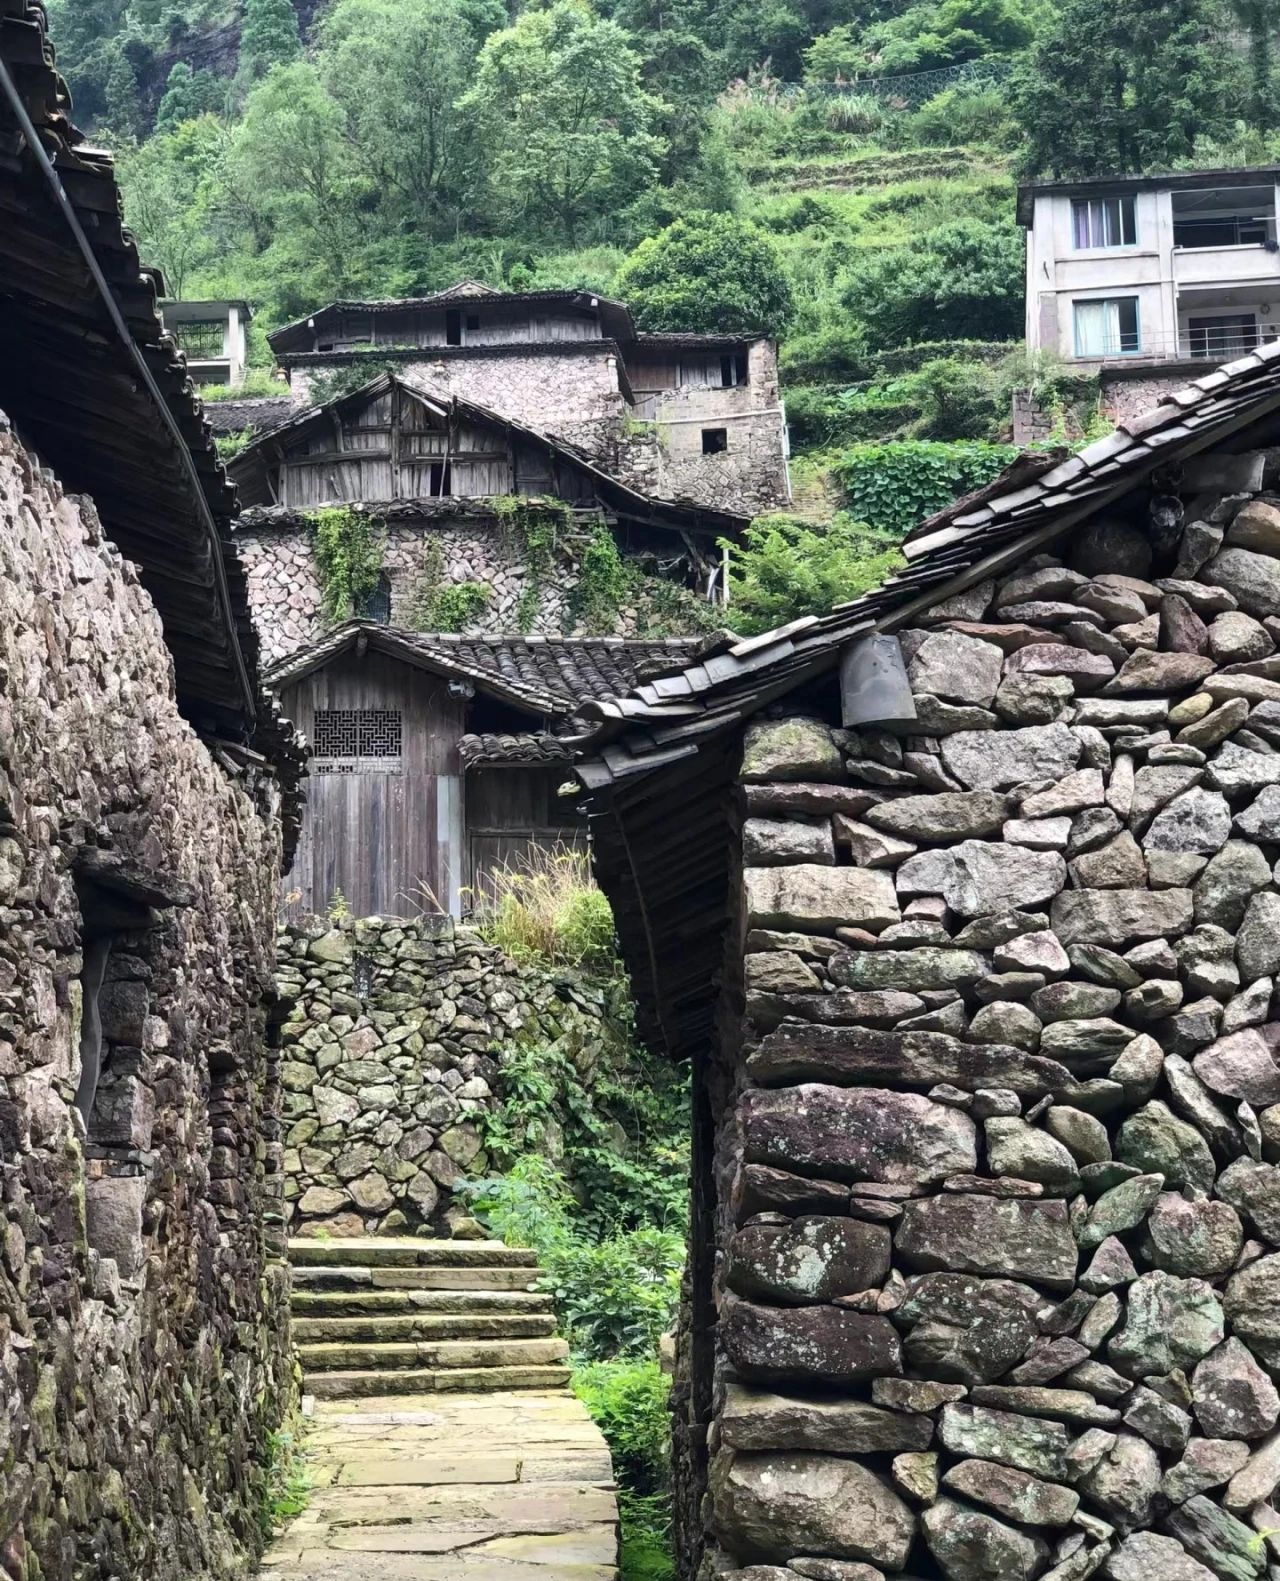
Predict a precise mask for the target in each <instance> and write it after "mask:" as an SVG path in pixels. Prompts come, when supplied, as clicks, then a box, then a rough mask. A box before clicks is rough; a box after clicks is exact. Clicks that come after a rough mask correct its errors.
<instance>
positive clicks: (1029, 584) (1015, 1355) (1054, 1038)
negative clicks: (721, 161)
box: [682, 457, 1280, 1581]
mask: <svg viewBox="0 0 1280 1581" xmlns="http://www.w3.org/2000/svg"><path fill="white" fill-rule="evenodd" d="M1264 459H1265V458H1262V457H1259V458H1257V464H1256V465H1254V463H1253V462H1252V461H1250V460H1245V461H1241V462H1239V463H1234V462H1233V463H1230V464H1229V465H1228V467H1227V469H1226V470H1227V472H1229V473H1230V472H1234V473H1235V474H1236V475H1237V477H1248V478H1249V479H1251V480H1252V486H1253V487H1254V488H1256V487H1257V481H1258V479H1259V478H1261V477H1262V476H1263V475H1264V474H1263V461H1264ZM1190 471H1191V469H1189V472H1188V479H1187V489H1188V498H1192V497H1194V498H1195V508H1194V510H1189V511H1187V512H1186V516H1185V520H1184V521H1182V522H1181V524H1180V517H1181V516H1182V507H1181V506H1180V504H1179V502H1178V501H1177V500H1171V499H1168V498H1161V497H1156V498H1155V499H1154V501H1153V502H1152V520H1151V525H1150V526H1149V527H1148V526H1147V525H1146V524H1145V523H1143V522H1134V523H1125V522H1120V521H1104V522H1101V523H1098V524H1096V525H1093V526H1090V527H1089V528H1087V529H1083V530H1078V531H1077V533H1076V534H1075V535H1074V538H1073V540H1072V541H1070V542H1068V543H1066V544H1064V545H1063V546H1062V558H1059V557H1058V556H1054V555H1049V554H1042V555H1039V556H1037V557H1035V558H1034V559H1029V560H1027V561H1026V562H1024V563H1023V564H1022V565H1021V566H1019V567H1018V568H1017V569H1016V570H1015V571H1013V572H1012V573H1009V574H1008V575H1006V576H1005V577H1004V578H1003V579H1002V580H1000V581H999V582H996V583H993V582H987V583H984V584H982V585H981V586H980V587H977V588H974V589H973V590H971V591H970V592H968V593H963V594H961V595H959V596H957V597H956V598H954V599H952V600H951V601H950V603H948V604H945V605H940V606H938V607H936V608H935V609H934V610H933V611H932V612H931V614H930V615H929V616H928V617H927V618H926V619H925V620H924V622H923V623H922V624H921V625H918V626H917V627H915V628H914V629H910V630H907V631H904V632H903V633H902V634H901V641H902V649H903V653H904V656H905V658H906V660H907V663H908V667H909V676H910V681H911V686H912V690H913V692H914V696H915V706H916V711H917V714H918V718H917V719H916V720H915V721H913V722H912V723H910V724H908V725H904V726H900V727H878V728H864V729H861V730H850V731H846V730H841V729H838V728H833V727H832V726H831V725H830V724H829V723H828V722H824V721H823V720H821V719H815V718H801V717H791V718H783V719H775V720H770V721H765V722H758V723H757V724H756V725H755V726H753V728H752V729H751V731H750V732H749V735H748V738H747V741H746V746H745V755H744V761H743V769H742V779H743V782H744V783H743V786H742V790H741V795H742V799H743V803H744V812H745V816H746V822H745V825H744V834H743V859H744V862H745V864H746V865H745V869H744V874H743V879H742V890H741V911H742V917H741V933H740V934H739V937H740V939H741V948H742V954H741V955H740V957H739V959H740V962H741V970H742V977H741V981H740V983H739V988H740V991H741V994H742V998H741V1000H740V1003H742V1004H743V1005H744V1006H745V1017H744V1019H743V1021H742V1022H741V1023H740V1024H739V1025H738V1026H737V1027H736V1028H734V1029H732V1030H731V1031H730V1033H729V1035H728V1037H727V1038H726V1041H725V1050H726V1053H725V1059H726V1063H727V1062H728V1061H729V1060H730V1059H731V1058H733V1059H734V1065H735V1069H736V1072H737V1077H736V1079H737V1090H736V1091H730V1092H729V1094H728V1096H727V1099H726V1102H725V1106H724V1107H723V1109H722V1111H721V1123H720V1135H719V1145H718V1157H717V1164H716V1172H717V1180H718V1183H719V1186H720V1204H721V1209H720V1211H721V1213H722V1216H723V1223H722V1228H721V1232H720V1252H721V1256H720V1267H719V1273H718V1276H717V1279H716V1283H715V1299H716V1301H717V1304H718V1311H719V1323H718V1361H717V1368H716V1384H715V1388H716V1396H715V1408H714V1412H713V1414H712V1420H711V1421H710V1424H709V1448H710V1451H711V1465H710V1476H709V1492H710V1497H709V1501H708V1506H707V1512H708V1517H709V1532H710V1540H711V1542H712V1544H713V1546H714V1549H715V1553H714V1568H715V1569H717V1570H723V1569H726V1568H730V1569H731V1568H733V1567H734V1566H742V1567H750V1568H749V1569H743V1570H742V1572H741V1573H742V1577H743V1581H794V1578H795V1577H797V1576H803V1577H806V1578H809V1581H875V1578H877V1577H880V1576H882V1575H883V1574H885V1573H899V1572H904V1571H905V1572H906V1573H907V1574H908V1575H910V1576H919V1577H924V1576H939V1575H941V1576H946V1577H948V1578H950V1581H996V1578H999V1581H1031V1578H1033V1577H1041V1578H1042V1581H1084V1578H1086V1577H1088V1576H1090V1575H1092V1574H1094V1573H1100V1574H1102V1575H1105V1576H1107V1577H1110V1578H1112V1581H1147V1578H1149V1577H1151V1576H1159V1577H1163V1578H1169V1581H1214V1578H1215V1577H1218V1578H1222V1581H1252V1578H1254V1577H1261V1576H1264V1575H1265V1576H1270V1577H1275V1576H1277V1575H1278V1574H1280V1540H1278V1539H1277V1537H1276V1533H1277V1531H1280V1512H1278V1511H1277V1508H1276V1507H1275V1502H1274V1500H1275V1490H1276V1487H1277V1483H1278V1482H1280V1426H1278V1424H1280V1393H1278V1392H1277V1387H1276V1384H1277V1380H1280V1167H1277V1166H1278V1164H1280V1067H1278V1066H1277V1061H1276V1055H1275V1051H1276V1049H1277V1047H1280V1013H1278V1009H1280V1007H1278V1006H1277V1000H1276V984H1277V974H1278V973H1280V882H1278V875H1277V868H1276V859H1277V857H1278V856H1280V750H1278V748H1280V498H1273V497H1251V495H1250V494H1249V492H1248V491H1247V488H1246V489H1244V490H1242V491H1240V492H1237V493H1235V494H1231V495H1226V496H1223V495H1222V494H1221V493H1218V494H1208V493H1200V494H1198V495H1197V494H1195V492H1194V490H1193V488H1192V484H1191V480H1190ZM1208 475H1209V472H1208V470H1206V469H1203V468H1199V469H1198V476H1199V477H1200V478H1201V480H1203V479H1204V478H1206V477H1207V476H1208ZM1064 560H1065V561H1066V562H1067V563H1063V562H1064ZM739 1049H741V1050H742V1058H741V1059H736V1056H737V1054H738V1050H739ZM690 1505H691V1501H690V1500H689V1499H688V1498H687V1497H686V1498H683V1499H682V1507H683V1508H686V1509H687V1508H689V1507H690ZM685 1549H686V1552H689V1551H690V1548H689V1545H688V1544H686V1545H685Z"/></svg>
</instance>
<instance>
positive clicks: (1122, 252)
mask: <svg viewBox="0 0 1280 1581" xmlns="http://www.w3.org/2000/svg"><path fill="white" fill-rule="evenodd" d="M1278 194H1280V165H1268V166H1266V167H1263V168H1255V169H1244V170H1211V171H1195V172H1185V173H1180V174H1177V175H1166V176H1150V177H1115V178H1110V179H1099V180H1090V181H1052V182H1036V183H1031V184H1028V185H1024V186H1022V187H1020V188H1019V191H1018V218H1019V220H1020V222H1021V223H1022V225H1023V226H1024V227H1025V228H1026V231H1027V346H1028V348H1029V349H1031V350H1037V349H1041V348H1044V349H1047V350H1050V351H1054V352H1057V353H1058V354H1059V355H1060V356H1062V357H1064V358H1066V359H1068V360H1069V361H1073V362H1082V363H1089V364H1093V365H1095V366H1096V367H1098V368H1099V369H1100V371H1102V372H1103V373H1104V383H1107V384H1110V383H1111V382H1112V381H1113V379H1114V378H1116V377H1120V378H1123V377H1124V376H1125V370H1131V371H1130V373H1129V375H1128V376H1129V377H1131V378H1134V379H1144V378H1149V377H1150V376H1151V375H1152V373H1154V374H1155V376H1156V377H1163V376H1164V375H1165V374H1166V373H1167V374H1169V375H1171V376H1172V375H1173V374H1174V373H1175V371H1176V370H1175V369H1174V368H1172V367H1168V366H1165V365H1168V364H1178V363H1197V364H1202V363H1204V362H1225V361H1228V360H1230V359H1231V358H1233V357H1238V356H1239V355H1240V354H1241V353H1242V352H1245V351H1249V350H1252V349H1253V347H1255V346H1257V345H1259V344H1261V343H1262V342H1264V341H1269V340H1275V339H1276V338H1277V337H1280V245H1278V243H1277V231H1276V214H1277V196H1278ZM1139 370H1146V373H1145V375H1144V374H1143V373H1142V372H1140V371H1139Z"/></svg>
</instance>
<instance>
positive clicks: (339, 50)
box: [317, 0, 506, 223]
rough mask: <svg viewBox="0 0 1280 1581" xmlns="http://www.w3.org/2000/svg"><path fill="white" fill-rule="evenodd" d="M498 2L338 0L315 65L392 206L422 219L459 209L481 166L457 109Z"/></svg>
mask: <svg viewBox="0 0 1280 1581" xmlns="http://www.w3.org/2000/svg"><path fill="white" fill-rule="evenodd" d="M505 17H506V13H505V10H504V9H503V7H502V6H501V5H500V4H498V3H496V0H481V3H479V4H467V3H465V0H338V4H337V5H335V7H334V8H333V10H332V11H331V12H330V13H329V15H328V16H327V17H326V18H325V21H324V23H323V26H322V28H321V31H320V51H319V54H318V57H317V66H318V69H319V71H320V74H321V77H322V79H323V81H324V83H325V85H326V86H327V88H328V90H329V93H330V95H331V96H332V98H333V100H334V101H335V103H336V104H337V105H338V106H339V107H340V109H341V111H342V114H343V118H344V126H345V132H346V136H347V139H348V141H349V142H350V144H351V147H352V149H353V150H354V152H355V155H356V157H357V159H358V160H359V162H360V164H361V165H362V167H363V168H364V170H365V172H366V174H367V175H368V176H369V177H370V178H371V179H372V181H373V183H374V185H375V187H376V189H377V191H378V192H379V193H380V194H381V195H382V198H383V202H384V206H386V207H387V208H389V209H390V210H392V211H393V212H394V213H398V214H401V215H403V216H404V217H405V218H407V219H408V220H410V221H413V222H416V223H430V222H431V221H433V220H437V219H439V218H440V217H441V216H442V215H445V214H450V213H453V212H454V211H456V209H457V206H458V204H459V203H460V201H461V200H462V198H463V197H464V196H465V195H466V191H467V187H468V185H469V182H468V177H469V176H470V175H471V174H472V172H473V171H474V168H475V164H476V151H475V146H474V139H473V138H472V137H471V136H470V135H469V132H468V125H467V120H466V118H465V117H464V116H463V114H462V113H461V112H460V111H459V110H458V108H457V101H458V100H459V99H460V98H461V97H462V95H463V94H464V93H465V91H466V88H467V85H468V84H469V83H470V81H471V79H472V75H473V72H474V66H475V58H476V53H477V51H478V50H479V47H480V42H481V39H482V38H483V37H484V35H485V34H486V33H488V32H490V31H492V30H493V29H494V28H495V27H500V26H501V25H502V23H503V22H504V21H505Z"/></svg>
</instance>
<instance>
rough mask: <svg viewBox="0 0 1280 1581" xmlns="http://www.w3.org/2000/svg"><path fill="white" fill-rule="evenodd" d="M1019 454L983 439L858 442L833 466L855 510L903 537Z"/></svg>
mask: <svg viewBox="0 0 1280 1581" xmlns="http://www.w3.org/2000/svg"><path fill="white" fill-rule="evenodd" d="M1017 455H1018V451H1017V450H1016V449H1015V447H1014V446H1012V445H989V444H983V443H982V442H981V441H980V440H974V439H968V440H961V441H959V442H957V443H955V444H945V443H942V442H939V441H934V440H923V439H921V440H912V439H903V440H895V441H890V442H889V443H887V444H879V445H854V446H852V447H851V448H850V449H849V450H846V451H845V452H844V454H843V455H842V456H840V457H839V458H838V459H837V460H836V461H835V462H834V463H833V466H832V472H833V473H834V475H835V477H836V480H837V482H838V483H839V484H840V485H841V487H842V488H843V489H844V492H845V500H846V503H847V505H848V508H849V510H850V512H851V513H852V514H853V515H855V516H857V517H858V518H860V519H861V520H863V521H865V522H867V523H868V524H869V525H870V526H871V527H873V528H876V529H878V530H879V531H880V532H884V533H890V534H892V535H893V537H894V538H901V537H903V536H904V535H905V534H906V533H907V532H909V531H910V530H911V528H913V527H914V526H915V525H916V524H917V523H918V522H920V521H923V520H924V518H925V517H927V516H932V515H933V514H934V512H935V511H940V510H942V509H943V507H944V506H947V505H950V504H951V502H952V501H953V500H955V499H957V498H958V497H959V496H960V495H961V494H966V493H968V492H969V490H971V489H976V488H979V487H981V485H982V484H984V483H989V482H990V481H991V480H992V478H994V477H996V476H998V474H999V473H1000V472H1001V471H1003V469H1004V468H1005V467H1007V466H1008V465H1009V463H1010V462H1011V461H1012V460H1013V459H1014V458H1015V457H1016V456H1017Z"/></svg>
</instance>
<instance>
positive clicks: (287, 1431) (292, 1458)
mask: <svg viewBox="0 0 1280 1581" xmlns="http://www.w3.org/2000/svg"><path fill="white" fill-rule="evenodd" d="M263 1459H264V1468H263V1469H264V1470H265V1472H266V1482H265V1486H264V1488H263V1495H262V1504H261V1506H260V1508H259V1511H258V1525H259V1528H260V1529H261V1531H262V1535H263V1536H264V1537H270V1536H271V1535H272V1534H273V1533H274V1532H275V1531H276V1530H277V1529H278V1528H279V1527H280V1526H281V1525H283V1523H284V1522H285V1521H289V1520H292V1519H293V1517H294V1516H295V1515H301V1514H302V1512H303V1510H305V1509H306V1507H307V1501H308V1499H309V1498H310V1496H311V1476H310V1473H309V1471H308V1469H307V1462H306V1456H305V1454H304V1453H303V1450H302V1448H301V1445H300V1443H299V1439H298V1433H297V1429H296V1427H295V1426H294V1425H293V1424H292V1423H291V1422H286V1424H285V1425H284V1426H282V1427H279V1428H276V1429H274V1430H273V1431H272V1432H269V1433H268V1434H267V1437H266V1444H265V1446H264V1455H263Z"/></svg>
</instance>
